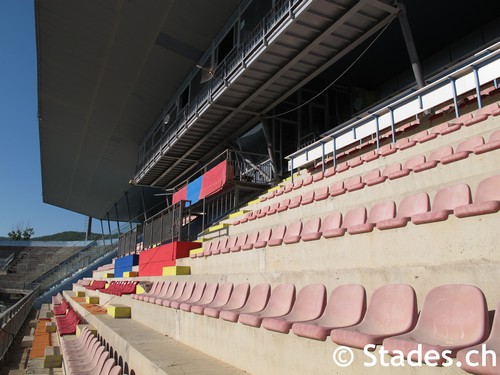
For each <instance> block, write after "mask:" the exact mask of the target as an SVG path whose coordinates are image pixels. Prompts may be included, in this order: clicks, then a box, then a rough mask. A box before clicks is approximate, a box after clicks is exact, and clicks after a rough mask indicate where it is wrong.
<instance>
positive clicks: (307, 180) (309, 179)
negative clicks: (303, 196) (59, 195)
mask: <svg viewBox="0 0 500 375" xmlns="http://www.w3.org/2000/svg"><path fill="white" fill-rule="evenodd" d="M312 183H313V176H312V175H307V176H306V177H305V178H304V179H303V180H302V186H308V185H311V184H312Z"/></svg>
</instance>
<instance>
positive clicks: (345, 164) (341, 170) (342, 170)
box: [335, 161, 349, 173]
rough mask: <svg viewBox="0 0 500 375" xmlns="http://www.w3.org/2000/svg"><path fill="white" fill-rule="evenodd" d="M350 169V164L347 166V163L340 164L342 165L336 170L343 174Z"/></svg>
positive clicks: (338, 165)
mask: <svg viewBox="0 0 500 375" xmlns="http://www.w3.org/2000/svg"><path fill="white" fill-rule="evenodd" d="M348 169H349V164H347V162H346V161H345V162H343V163H340V164H337V167H336V168H335V171H336V172H337V173H342V172H345V171H347V170H348Z"/></svg>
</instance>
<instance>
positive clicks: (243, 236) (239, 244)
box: [229, 234, 248, 253]
mask: <svg viewBox="0 0 500 375" xmlns="http://www.w3.org/2000/svg"><path fill="white" fill-rule="evenodd" d="M247 240H248V234H240V235H239V236H238V240H237V241H236V243H235V244H234V246H231V247H230V248H229V251H230V252H233V253H234V252H236V251H240V250H241V247H242V246H243V245H244V244H245V243H246V242H247Z"/></svg>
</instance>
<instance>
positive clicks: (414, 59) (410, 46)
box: [397, 0, 425, 89]
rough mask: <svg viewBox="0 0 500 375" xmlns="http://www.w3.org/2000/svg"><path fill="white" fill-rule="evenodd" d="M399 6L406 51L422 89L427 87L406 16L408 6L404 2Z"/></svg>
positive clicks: (398, 0) (398, 2) (399, 0)
mask: <svg viewBox="0 0 500 375" xmlns="http://www.w3.org/2000/svg"><path fill="white" fill-rule="evenodd" d="M397 4H398V7H399V13H398V18H399V24H400V25H401V30H402V31H403V37H404V38H405V43H406V49H407V50H408V55H409V56H410V62H411V67H412V69H413V74H414V75H415V80H416V82H417V87H418V88H419V89H420V88H422V87H424V86H425V82H424V77H423V75H422V67H421V65H420V60H419V58H418V53H417V48H416V46H415V42H414V40H413V34H412V32H411V28H410V23H409V22H408V17H407V15H406V6H405V4H404V2H403V0H397Z"/></svg>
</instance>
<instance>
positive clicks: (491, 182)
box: [455, 175, 500, 218]
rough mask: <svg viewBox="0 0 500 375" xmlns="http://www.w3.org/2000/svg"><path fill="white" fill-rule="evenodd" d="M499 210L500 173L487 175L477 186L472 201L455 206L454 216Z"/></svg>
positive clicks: (490, 212)
mask: <svg viewBox="0 0 500 375" xmlns="http://www.w3.org/2000/svg"><path fill="white" fill-rule="evenodd" d="M498 210H500V175H497V176H493V177H488V178H485V179H484V180H482V181H481V182H480V183H479V185H478V186H477V190H476V195H475V197H474V203H471V204H468V205H464V206H459V207H456V208H455V216H457V217H460V218H462V217H468V216H475V215H485V214H492V213H495V212H498Z"/></svg>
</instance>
